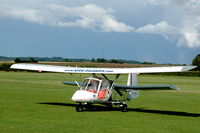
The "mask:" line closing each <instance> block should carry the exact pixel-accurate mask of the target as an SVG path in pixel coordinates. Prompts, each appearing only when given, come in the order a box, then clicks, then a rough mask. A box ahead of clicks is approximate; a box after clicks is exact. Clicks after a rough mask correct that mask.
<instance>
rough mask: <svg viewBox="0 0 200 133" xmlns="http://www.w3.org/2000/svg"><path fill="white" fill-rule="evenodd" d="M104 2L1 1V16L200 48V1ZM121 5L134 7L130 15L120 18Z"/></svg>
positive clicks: (146, 0)
mask: <svg viewBox="0 0 200 133" xmlns="http://www.w3.org/2000/svg"><path fill="white" fill-rule="evenodd" d="M105 1H106V0H102V1H98V2H95V1H93V0H88V1H86V0H77V1H71V0H66V1H62V0H26V1H25V0H15V1H13V0H0V3H1V5H0V16H1V17H10V18H15V19H21V20H24V21H27V22H32V23H38V24H43V25H50V26H57V27H81V28H86V29H91V30H94V31H102V32H136V33H140V34H141V33H143V34H161V35H163V36H164V37H165V38H166V39H168V40H173V39H174V38H176V39H178V43H177V44H178V45H179V46H181V45H186V46H188V47H191V48H193V47H200V0H135V1H131V0H127V1H128V2H124V0H119V2H118V1H117V2H116V1H115V0H111V1H109V4H105V3H106V2H105ZM91 2H93V3H96V4H90V3H91ZM78 3H79V4H78ZM80 3H81V4H80ZM97 3H98V4H97ZM117 3H118V4H117ZM122 4H124V7H126V5H128V6H129V7H130V5H133V6H131V7H132V8H129V9H128V13H127V12H124V13H126V14H120V13H121V12H119V11H121V10H122V9H121V8H122V6H121V5H122ZM99 5H104V6H99ZM108 7H109V8H108ZM111 7H112V8H111ZM113 7H114V8H113ZM134 7H135V8H134ZM117 9H119V11H118V10H117ZM123 10H127V9H123ZM130 14H135V15H133V16H131V15H130ZM120 15H121V16H127V17H125V18H127V20H126V22H129V24H126V23H125V22H123V21H122V20H123V19H122V18H121V17H120ZM118 16H119V17H118ZM129 16H131V17H134V18H130V17H129ZM138 17H139V18H140V19H139V20H140V21H137V19H138ZM119 18H121V20H118V19H119ZM129 19H130V20H129ZM136 22H138V24H136ZM141 22H142V23H141ZM134 24H135V25H134ZM136 25H137V26H136ZM171 36H173V39H171V38H170V37H171ZM176 39H174V40H173V41H175V40H176Z"/></svg>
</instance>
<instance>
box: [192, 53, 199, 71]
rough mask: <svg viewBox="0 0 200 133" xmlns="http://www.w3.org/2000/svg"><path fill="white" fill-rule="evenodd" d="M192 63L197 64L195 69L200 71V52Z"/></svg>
mask: <svg viewBox="0 0 200 133" xmlns="http://www.w3.org/2000/svg"><path fill="white" fill-rule="evenodd" d="M192 65H194V66H197V68H195V70H197V71H200V54H198V55H197V56H196V57H195V58H194V59H193V61H192Z"/></svg>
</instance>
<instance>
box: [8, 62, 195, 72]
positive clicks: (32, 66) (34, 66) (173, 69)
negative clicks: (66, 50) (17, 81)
mask: <svg viewBox="0 0 200 133" xmlns="http://www.w3.org/2000/svg"><path fill="white" fill-rule="evenodd" d="M11 68H12V69H23V70H35V71H47V72H62V73H92V74H93V73H96V74H128V73H160V72H182V71H188V70H190V69H193V68H195V66H171V67H142V68H86V67H67V66H56V65H42V64H26V63H19V64H13V65H12V66H11Z"/></svg>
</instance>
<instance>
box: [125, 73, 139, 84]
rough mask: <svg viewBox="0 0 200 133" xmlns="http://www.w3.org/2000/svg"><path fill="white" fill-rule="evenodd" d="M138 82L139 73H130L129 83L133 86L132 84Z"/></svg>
mask: <svg viewBox="0 0 200 133" xmlns="http://www.w3.org/2000/svg"><path fill="white" fill-rule="evenodd" d="M137 84H138V80H137V73H129V74H128V80H127V85H128V86H132V85H137Z"/></svg>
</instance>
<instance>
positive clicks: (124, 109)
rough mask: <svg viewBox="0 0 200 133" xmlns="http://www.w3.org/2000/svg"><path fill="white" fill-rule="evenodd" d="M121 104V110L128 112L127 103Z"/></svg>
mask: <svg viewBox="0 0 200 133" xmlns="http://www.w3.org/2000/svg"><path fill="white" fill-rule="evenodd" d="M120 106H121V112H127V105H126V104H125V103H122V104H121V105H120Z"/></svg>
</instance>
